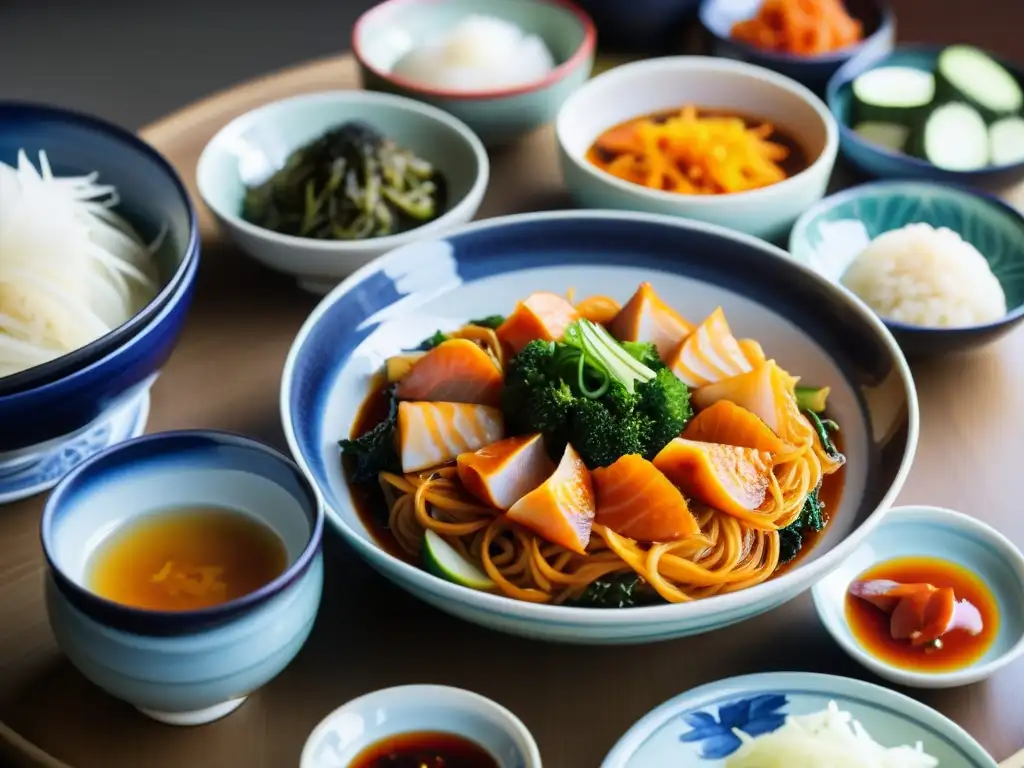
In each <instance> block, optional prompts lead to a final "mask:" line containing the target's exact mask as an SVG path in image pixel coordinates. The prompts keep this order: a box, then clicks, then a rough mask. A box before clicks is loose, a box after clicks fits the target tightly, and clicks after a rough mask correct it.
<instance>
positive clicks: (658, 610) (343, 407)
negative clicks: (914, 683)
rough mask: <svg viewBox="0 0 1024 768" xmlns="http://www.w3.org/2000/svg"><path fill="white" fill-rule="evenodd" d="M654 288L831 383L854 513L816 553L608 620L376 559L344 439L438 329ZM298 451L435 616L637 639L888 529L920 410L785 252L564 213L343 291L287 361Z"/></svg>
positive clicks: (847, 503)
mask: <svg viewBox="0 0 1024 768" xmlns="http://www.w3.org/2000/svg"><path fill="white" fill-rule="evenodd" d="M644 280H649V281H651V282H652V283H653V284H654V285H655V287H656V290H657V291H658V292H659V294H660V295H661V296H662V297H663V298H664V300H665V301H666V302H668V303H669V304H670V305H673V306H677V307H681V308H685V311H686V313H687V314H688V315H690V316H692V317H700V316H702V315H704V314H707V313H709V312H711V311H712V310H713V309H714V308H715V307H716V306H719V305H721V306H722V307H723V308H724V310H725V312H726V314H727V316H728V317H729V319H730V323H731V324H732V326H733V328H734V329H736V332H737V333H740V334H750V335H754V336H756V337H757V338H758V339H759V340H760V341H761V343H762V344H763V346H764V349H765V350H766V352H767V354H769V355H770V356H772V357H774V358H776V359H777V360H778V361H779V363H780V364H781V365H783V366H784V367H786V368H787V369H789V370H792V371H797V372H799V373H800V375H801V376H803V380H804V381H805V382H808V383H810V382H821V383H823V384H824V383H827V384H828V385H829V386H830V387H832V394H831V395H830V399H829V404H830V410H832V411H834V412H835V418H836V419H837V420H839V422H840V423H841V424H843V434H844V438H845V442H844V449H845V451H846V452H847V455H848V457H849V461H848V464H847V471H846V472H847V473H846V489H845V491H844V493H843V494H842V503H841V504H840V505H839V507H838V508H837V509H836V510H835V513H834V517H833V522H832V523H831V524H830V526H829V528H828V530H827V533H826V534H825V535H824V538H823V540H822V541H821V542H820V543H819V545H818V546H817V547H816V548H815V549H814V550H813V551H812V552H811V553H810V554H809V555H808V556H807V557H805V558H803V559H802V560H801V561H800V563H799V565H798V566H797V567H795V568H793V569H792V570H790V571H788V572H786V573H784V574H783V575H781V576H779V577H778V578H775V579H772V580H770V581H768V582H765V583H763V584H761V585H759V586H756V587H753V588H750V589H746V590H743V591H738V592H733V593H731V594H725V595H720V596H716V597H712V598H709V599H705V600H699V601H695V602H691V603H687V604H676V605H663V606H653V607H644V608H630V609H619V610H601V609H589V608H578V607H566V606H551V605H538V604H532V603H526V602H517V601H514V600H510V599H507V598H505V597H500V596H498V595H494V594H489V593H486V592H479V591H474V590H471V589H466V588H463V587H459V586H456V585H455V584H452V583H450V582H447V581H443V580H441V579H438V578H436V577H434V576H431V575H430V574H429V573H427V572H426V571H423V570H421V569H419V568H418V567H415V566H413V565H410V564H409V563H407V562H405V561H403V560H400V559H398V558H396V557H393V556H392V555H391V554H389V553H388V552H387V551H385V550H384V549H382V548H381V546H380V544H379V542H378V541H377V540H376V539H375V538H374V534H373V533H372V532H371V531H370V530H369V528H368V527H367V526H366V525H365V524H364V523H363V521H362V520H361V518H360V516H359V514H358V513H357V510H356V507H355V505H354V497H353V489H352V488H351V487H350V486H349V484H348V482H347V480H346V478H345V476H344V475H343V473H342V468H341V462H340V457H339V453H338V445H337V441H338V439H339V438H345V437H348V436H349V434H350V430H351V428H352V425H353V419H354V418H355V416H356V412H357V410H358V409H359V407H360V404H361V402H362V401H363V399H364V398H365V396H366V394H367V392H368V388H369V387H370V380H371V378H370V377H371V375H372V374H373V373H374V372H375V371H376V370H377V369H378V368H379V367H380V366H381V365H382V364H383V362H384V360H385V358H386V357H388V356H390V355H393V354H394V353H395V351H396V350H399V349H402V348H412V347H414V346H415V345H416V344H417V343H418V342H419V341H420V340H421V338H422V337H423V336H424V333H429V332H430V331H431V330H432V329H434V328H437V327H441V328H451V327H457V326H458V325H460V324H461V323H463V322H464V321H465V320H466V319H467V318H470V317H478V316H481V315H488V314H493V313H494V312H505V313H507V312H509V311H510V310H511V309H512V308H513V306H514V304H515V302H516V301H517V300H518V299H519V298H521V297H523V296H525V295H527V294H528V293H530V292H531V291H535V290H549V291H554V292H557V293H563V292H565V291H567V290H568V289H569V288H574V289H575V291H576V295H578V296H586V295H588V294H608V295H611V296H614V297H616V298H618V299H619V300H620V301H624V300H625V299H627V298H628V297H629V295H630V294H631V293H632V292H633V291H634V289H635V288H636V286H637V284H638V283H640V282H641V281H644ZM281 415H282V419H283V422H284V428H285V433H286V435H287V439H288V444H289V447H290V448H291V450H292V453H293V455H294V456H295V457H296V460H297V461H298V463H299V465H300V466H301V467H302V468H303V469H304V470H305V471H306V472H307V473H309V475H310V476H311V477H312V478H313V480H314V482H315V483H316V486H317V488H319V490H320V493H321V494H322V496H323V498H324V501H325V504H326V511H327V514H328V517H329V520H330V522H331V524H332V525H333V526H334V527H335V528H336V529H337V530H338V531H339V532H340V533H341V534H342V535H343V536H344V538H345V539H346V541H347V542H348V543H349V544H350V545H351V546H352V547H353V548H354V549H355V551H356V552H357V553H358V554H359V555H360V556H362V557H364V558H365V559H366V560H367V561H368V562H369V563H370V564H371V565H372V566H373V567H374V568H376V569H377V570H379V571H380V572H381V573H382V574H384V575H385V576H386V577H387V578H388V579H391V580H392V581H394V582H395V583H397V584H399V585H400V586H401V587H402V588H404V589H406V590H408V591H409V592H411V593H412V594H414V595H416V596H417V597H419V598H421V599H423V600H425V601H426V602H428V603H430V604H432V605H435V606H437V607H438V608H440V609H442V610H444V611H447V612H449V613H452V614H454V615H456V616H459V617H462V618H464V619H467V620H469V621H473V622H476V623H479V624H482V625H484V626H487V627H491V628H494V629H498V630H502V631H506V632H511V633H515V634H519V635H525V636H529V637H536V638H544V639H548V640H558V641H564V642H573V643H639V642H653V641H656V640H667V639H670V638H674V637H681V636H684V635H693V634H697V633H701V632H708V631H711V630H713V629H716V628H719V627H723V626H726V625H729V624H733V623H735V622H738V621H742V620H744V619H746V618H749V617H751V616H754V615H755V614H758V613H762V612H764V611H768V610H771V609H772V608H774V607H776V606H778V605H780V604H782V603H784V602H786V601H787V600H789V599H791V598H793V597H795V596H796V595H798V594H799V593H800V592H802V591H803V590H805V589H807V588H808V587H810V586H811V584H812V583H814V582H815V581H816V580H818V579H820V578H821V577H822V576H823V575H824V574H825V573H827V572H829V571H830V570H831V569H833V568H835V567H836V566H837V565H838V564H839V563H840V562H841V561H842V560H843V558H844V557H846V556H847V555H848V554H849V553H850V552H852V551H853V549H854V548H856V547H857V545H858V544H859V543H860V542H861V541H862V540H863V539H864V537H865V536H867V534H868V533H869V532H870V531H871V530H872V529H873V528H874V527H875V526H876V525H877V524H878V522H879V521H880V519H881V516H882V515H883V513H884V511H885V509H886V508H887V507H888V506H889V505H890V503H891V502H892V500H893V498H894V497H895V495H896V493H897V492H898V491H899V489H900V487H901V486H902V484H903V482H904V479H905V477H906V474H907V472H908V470H909V468H910V462H911V459H912V458H913V454H914V449H915V446H916V443H917V433H918V408H917V399H916V396H915V393H914V385H913V381H912V380H911V375H910V371H909V369H908V367H907V364H906V361H905V360H904V359H903V356H902V355H901V354H900V352H899V349H898V347H897V346H896V343H895V342H894V341H893V339H892V337H891V336H890V335H889V333H888V331H886V330H885V327H884V326H883V325H882V323H881V322H880V321H879V320H878V319H877V318H876V317H875V315H874V314H873V313H871V312H870V310H868V309H867V308H866V307H865V306H864V305H863V304H861V303H860V302H859V301H857V300H856V299H854V298H853V297H852V296H851V295H850V294H848V293H846V292H844V291H842V290H840V289H838V288H835V287H834V286H833V285H832V284H831V283H829V282H828V281H827V280H824V279H823V278H821V277H819V276H818V275H817V274H816V273H814V272H813V271H812V270H810V269H807V268H805V267H802V266H800V265H798V264H796V263H794V262H793V261H792V260H791V259H789V257H788V256H787V255H786V254H785V253H784V252H782V251H781V250H779V249H776V248H774V247H772V246H769V245H767V244H765V243H763V242H760V241H758V240H756V239H754V238H752V237H747V236H744V235H740V234H737V233H734V232H729V231H728V230H725V229H722V228H720V227H713V226H709V225H704V224H699V223H696V222H692V221H682V220H679V219H675V218H672V217H664V216H652V215H645V214H628V213H614V212H611V211H594V212H556V213H547V214H530V215H524V216H511V217H507V218H499V219H491V220H488V221H485V222H480V223H476V224H472V225H470V226H469V227H467V228H465V229H463V230H461V231H460V232H459V233H457V234H453V235H451V236H450V237H448V238H447V239H444V240H436V241H432V242H424V243H420V244H417V245H415V246H410V247H408V248H403V249H401V250H398V251H395V252H393V253H391V254H389V255H388V256H386V257H384V258H382V259H380V260H379V261H378V262H376V263H374V264H372V265H370V266H368V267H366V268H365V269H363V270H360V271H359V272H358V273H356V274H355V275H353V276H352V277H351V278H349V279H348V280H346V281H345V282H344V283H343V284H342V285H340V286H338V288H336V289H335V290H334V291H332V292H331V294H330V295H328V296H327V297H326V298H325V299H324V300H323V301H322V302H321V303H320V305H319V306H318V307H317V309H316V310H315V311H314V312H313V314H312V315H311V316H310V318H309V319H308V320H307V321H306V323H305V325H303V327H302V330H301V331H300V332H299V335H298V337H297V338H296V340H295V342H294V344H293V346H292V349H291V351H290V353H289V355H288V359H287V361H286V363H285V370H284V376H283V381H282V387H281Z"/></svg>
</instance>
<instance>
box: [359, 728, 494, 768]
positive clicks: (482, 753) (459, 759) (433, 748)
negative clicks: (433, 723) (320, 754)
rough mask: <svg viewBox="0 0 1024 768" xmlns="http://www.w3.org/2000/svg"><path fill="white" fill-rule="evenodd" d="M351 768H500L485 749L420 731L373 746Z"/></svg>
mask: <svg viewBox="0 0 1024 768" xmlns="http://www.w3.org/2000/svg"><path fill="white" fill-rule="evenodd" d="M349 768H500V766H499V765H498V761H497V760H495V759H494V757H493V756H492V755H491V754H490V753H489V752H488V751H487V750H486V749H484V748H483V747H481V746H480V745H479V744H477V743H476V742H474V741H470V740H469V739H467V738H464V737H462V736H457V735H455V734H454V733H444V732H441V731H417V732H413V733H402V734H399V735H398V736H391V737H390V738H387V739H382V740H381V741H378V742H377V743H375V744H371V745H370V746H369V747H367V748H366V749H364V750H363V751H362V752H360V753H359V754H358V755H356V759H355V760H353V761H352V762H351V763H350V764H349Z"/></svg>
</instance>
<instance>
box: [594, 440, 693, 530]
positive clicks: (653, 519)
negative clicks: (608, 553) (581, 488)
mask: <svg viewBox="0 0 1024 768" xmlns="http://www.w3.org/2000/svg"><path fill="white" fill-rule="evenodd" d="M591 479H592V480H593V483H594V496H595V497H596V499H597V517H596V518H595V522H598V523H600V524H601V525H604V526H607V527H608V528H610V529H611V530H613V531H615V533H618V534H620V535H622V536H625V537H627V538H630V539H633V540H634V541H646V542H659V541H676V540H677V539H682V538H684V537H686V536H693V535H694V534H697V533H700V526H698V525H697V520H696V519H695V518H694V517H693V515H692V514H691V513H690V508H689V507H688V506H687V505H686V499H684V498H683V494H681V493H680V492H679V489H678V488H676V487H675V486H674V485H672V482H671V481H670V480H669V479H668V478H667V477H665V475H663V474H662V473H661V472H660V471H659V470H657V469H656V468H655V466H654V465H653V464H652V463H651V462H649V461H647V459H645V458H643V457H642V456H637V455H636V454H629V455H626V456H622V457H621V458H619V459H618V460H616V461H615V463H613V464H611V465H610V466H607V467H601V468H600V469H595V470H594V471H593V472H592V473H591Z"/></svg>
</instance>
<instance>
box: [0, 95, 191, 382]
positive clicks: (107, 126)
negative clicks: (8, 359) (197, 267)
mask: <svg viewBox="0 0 1024 768" xmlns="http://www.w3.org/2000/svg"><path fill="white" fill-rule="evenodd" d="M12 110H13V111H18V112H20V113H23V114H26V115H30V114H31V113H33V112H34V113H38V114H39V115H41V116H42V117H44V118H46V119H48V120H53V121H60V122H64V123H77V124H79V125H82V126H85V127H87V128H93V129H96V130H97V131H99V132H101V133H104V134H107V135H108V136H110V137H112V138H113V139H114V140H115V141H118V142H120V143H122V144H126V145H128V146H130V147H131V148H132V149H134V150H136V151H138V152H140V153H141V154H143V155H146V156H147V157H148V158H149V159H150V160H152V161H153V163H154V164H155V165H156V166H157V168H159V169H160V170H161V171H163V173H164V175H165V176H166V177H167V178H168V179H169V180H170V182H171V185H172V186H173V187H174V189H175V191H176V192H177V194H178V196H179V197H180V199H181V201H182V202H183V203H184V204H185V210H186V211H187V212H188V220H189V223H188V232H189V234H188V241H187V242H186V244H185V247H184V254H183V256H182V259H181V261H180V262H179V264H178V266H177V268H176V269H175V271H174V274H173V275H171V277H170V279H169V280H168V281H167V282H166V283H164V285H163V286H162V287H161V288H160V290H159V291H158V292H157V294H156V296H154V297H153V298H152V299H150V300H149V302H148V303H147V304H146V306H144V307H143V308H142V309H140V310H139V311H138V312H136V313H135V314H134V315H132V317H130V318H129V319H128V320H127V321H126V322H124V323H122V324H121V325H119V326H118V327H116V328H112V329H111V330H110V331H108V332H107V333H105V334H103V335H102V336H100V337H99V338H98V339H93V340H92V341H90V342H89V343H88V344H86V345H85V346H82V347H78V348H77V349H73V350H71V351H70V352H66V353H65V354H63V355H61V356H60V357H58V358H56V359H54V360H50V361H48V362H45V363H40V364H39V365H34V366H32V367H31V368H26V369H25V370H23V371H18V372H17V373H12V374H9V375H7V376H0V397H5V396H6V394H3V393H4V392H5V391H6V392H9V393H10V394H14V395H16V394H19V393H20V392H22V391H25V390H26V389H31V388H33V387H34V386H36V385H33V384H32V382H33V381H34V380H36V379H38V378H40V377H49V376H53V375H60V373H59V372H60V370H61V368H63V367H65V366H67V365H68V364H69V363H70V365H71V366H72V368H71V371H74V366H75V365H76V364H77V363H76V361H75V359H72V360H70V361H69V360H68V358H70V357H74V358H76V359H77V358H82V357H88V356H89V355H91V354H94V353H95V351H96V349H97V348H98V347H99V346H101V345H102V344H103V343H104V342H105V341H107V340H109V339H110V337H111V336H114V335H119V336H128V337H130V336H132V335H134V334H136V333H138V331H139V329H140V328H142V327H144V326H145V325H146V324H148V323H149V321H150V320H151V319H152V318H153V317H154V316H155V315H157V314H159V312H160V309H161V308H162V307H163V306H164V305H165V304H167V303H168V302H169V301H170V299H171V297H172V296H173V295H174V293H175V292H176V291H177V290H178V289H179V288H180V287H181V284H182V282H183V279H184V274H185V272H186V271H187V269H186V267H187V265H188V262H190V261H192V260H194V259H195V258H197V256H198V253H199V219H198V216H197V214H196V209H195V206H194V205H193V204H192V198H191V197H190V196H189V193H188V190H187V188H186V187H185V184H184V182H183V181H182V180H181V177H180V176H179V175H178V172H177V171H176V170H175V169H174V166H172V165H171V163H170V161H168V160H167V158H165V157H164V156H163V155H162V154H161V153H160V152H159V151H158V150H157V149H156V148H155V147H153V145H151V144H150V143H149V142H147V141H145V140H144V139H142V138H141V137H139V136H138V135H136V134H134V133H132V132H131V131H129V130H128V129H126V128H122V127H121V126H119V125H117V124H115V123H113V122H110V121H109V120H104V119H103V118H100V117H96V116H95V115H90V114H87V113H85V112H79V111H78V110H74V109H65V108H63V107H56V106H53V105H49V104H40V103H37V102H33V101H28V100H21V99H0V114H4V113H6V112H9V111H12ZM65 375H66V374H65ZM58 380H59V379H58ZM50 383H53V382H50ZM44 386H45V385H44ZM11 390H13V391H11Z"/></svg>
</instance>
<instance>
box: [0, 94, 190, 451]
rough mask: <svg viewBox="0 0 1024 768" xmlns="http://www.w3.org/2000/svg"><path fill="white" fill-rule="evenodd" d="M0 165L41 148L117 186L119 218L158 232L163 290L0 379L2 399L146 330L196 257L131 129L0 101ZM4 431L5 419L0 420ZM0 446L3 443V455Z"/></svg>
mask: <svg viewBox="0 0 1024 768" xmlns="http://www.w3.org/2000/svg"><path fill="white" fill-rule="evenodd" d="M0 125H2V126H3V130H2V131H0V162H2V163H5V164H7V165H15V164H16V162H17V157H18V152H19V151H20V150H24V151H25V153H26V154H27V155H28V157H29V160H30V161H31V162H32V164H33V165H34V166H35V167H36V168H38V167H39V152H40V151H41V150H42V151H45V152H46V155H47V158H48V160H49V162H50V166H51V167H52V169H53V172H54V174H55V175H57V176H69V175H74V176H80V175H85V174H89V173H93V172H95V173H98V174H99V176H98V182H99V183H102V184H112V185H113V186H114V187H116V188H117V193H118V197H119V198H120V204H119V205H118V208H117V210H118V212H119V213H121V214H123V215H124V216H125V217H126V218H127V219H128V220H129V221H130V222H131V223H132V224H133V226H135V228H136V229H137V230H138V231H139V234H141V235H142V236H143V238H144V239H146V240H147V241H151V240H154V239H155V238H156V237H157V236H158V235H159V234H160V232H161V231H162V230H165V231H166V236H165V237H164V238H163V240H162V245H161V247H160V249H159V250H158V251H157V253H156V260H157V266H158V272H159V278H160V283H161V287H160V290H159V292H158V293H157V295H156V296H154V297H153V299H152V300H151V301H150V302H149V303H148V304H147V305H146V306H145V307H143V309H142V310H141V311H139V313H138V314H136V315H135V316H134V317H132V318H131V319H130V320H128V321H127V322H126V323H124V324H123V325H121V326H119V327H117V328H115V329H113V330H112V331H110V332H109V333H107V334H105V335H103V336H101V337H100V338H98V339H96V340H95V341H93V342H92V343H90V344H87V345H85V346H84V347H81V348H79V349H76V350H74V351H73V352H69V353H68V354H66V355H62V356H61V357H59V358H57V359H55V360H52V361H50V362H48V363H44V364H42V365H37V366H34V367H32V368H29V369H27V370H25V371H21V372H20V373H15V374H11V375H9V376H3V377H0V414H2V413H3V411H4V409H5V405H4V402H3V401H4V397H5V396H6V395H8V394H11V393H14V392H25V391H27V390H29V389H32V388H35V387H41V386H43V385H45V384H48V383H51V382H55V381H57V380H59V379H61V378H63V377H66V376H68V375H69V374H71V373H73V372H74V371H77V370H79V369H80V368H84V367H85V366H87V365H89V364H91V363H93V362H95V361H97V360H99V359H100V358H102V357H104V356H105V355H107V354H109V353H111V352H112V351H113V350H116V349H117V348H118V347H121V346H122V345H124V343H125V342H126V341H127V340H128V339H130V338H131V337H132V336H135V335H136V334H138V333H139V332H140V331H141V330H142V329H143V328H145V327H146V326H148V325H150V324H151V323H152V322H153V320H154V318H155V317H156V316H157V315H158V314H159V313H160V312H161V310H162V309H163V307H164V306H165V305H166V304H167V303H168V302H169V301H171V299H172V298H173V297H174V296H175V295H176V294H178V293H180V292H181V291H182V289H183V284H184V282H185V280H186V276H187V275H188V271H189V269H188V268H189V264H190V262H192V261H194V260H195V259H198V257H199V229H198V226H197V224H196V216H195V212H194V210H193V209H192V204H191V202H190V201H189V196H188V192H186V191H185V186H184V185H183V184H182V183H181V179H179V178H178V174H177V173H175V171H174V169H173V168H172V167H171V165H170V164H169V163H168V162H167V161H166V160H165V159H164V158H163V157H162V156H161V155H160V154H159V153H157V151H156V150H155V149H153V148H152V147H150V146H149V145H148V144H147V143H146V142H144V141H142V139H140V138H138V137H137V136H135V135H134V134H132V133H131V132H129V131H126V130H125V129H123V128H120V127H118V126H116V125H113V124H111V123H108V122H105V121H103V120H99V119H97V118H95V117H90V116H88V115H83V114H79V113H77V112H72V111H69V110H65V109H60V108H58V107H50V106H43V105H39V104H29V103H22V102H4V101H0ZM0 424H3V425H4V429H3V432H4V433H5V434H6V433H7V424H8V423H7V421H6V420H5V419H4V417H3V416H2V415H0ZM2 451H3V447H2V446H0V452H2Z"/></svg>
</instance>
